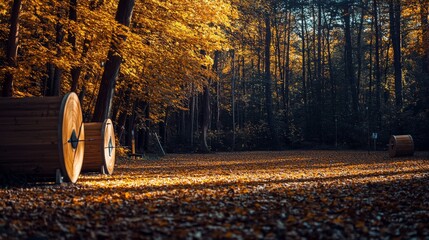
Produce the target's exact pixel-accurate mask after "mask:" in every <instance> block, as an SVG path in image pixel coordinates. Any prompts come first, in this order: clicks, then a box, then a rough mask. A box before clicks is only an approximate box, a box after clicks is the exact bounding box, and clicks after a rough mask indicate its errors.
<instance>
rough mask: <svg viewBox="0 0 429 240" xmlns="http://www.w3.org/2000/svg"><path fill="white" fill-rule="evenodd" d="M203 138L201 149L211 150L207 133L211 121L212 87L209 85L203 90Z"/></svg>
mask: <svg viewBox="0 0 429 240" xmlns="http://www.w3.org/2000/svg"><path fill="white" fill-rule="evenodd" d="M202 114H203V117H202V121H201V123H202V124H201V125H202V129H201V130H202V138H201V151H202V152H203V153H208V152H210V148H209V146H208V145H207V133H208V130H209V123H210V89H209V87H208V86H204V90H203V102H202Z"/></svg>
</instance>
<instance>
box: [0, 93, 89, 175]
mask: <svg viewBox="0 0 429 240" xmlns="http://www.w3.org/2000/svg"><path fill="white" fill-rule="evenodd" d="M84 136H85V134H84V125H83V122H82V110H81V106H80V102H79V98H78V96H77V95H76V94H75V93H68V94H66V95H65V96H64V97H30V98H0V172H2V173H6V174H13V175H31V176H34V177H36V178H37V177H41V178H44V179H56V181H57V182H61V181H62V180H64V181H68V182H73V183H74V182H76V181H77V179H78V177H79V174H80V171H81V168H82V160H83V153H84V142H83V141H82V140H84Z"/></svg>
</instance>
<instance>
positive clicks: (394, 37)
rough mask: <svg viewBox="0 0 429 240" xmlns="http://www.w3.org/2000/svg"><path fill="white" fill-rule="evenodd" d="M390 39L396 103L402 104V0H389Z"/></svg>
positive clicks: (397, 105)
mask: <svg viewBox="0 0 429 240" xmlns="http://www.w3.org/2000/svg"><path fill="white" fill-rule="evenodd" d="M389 19H390V39H391V41H392V47H393V66H394V70H395V103H396V107H398V108H400V107H401V106H402V66H401V65H402V64H401V2H400V0H390V1H389Z"/></svg>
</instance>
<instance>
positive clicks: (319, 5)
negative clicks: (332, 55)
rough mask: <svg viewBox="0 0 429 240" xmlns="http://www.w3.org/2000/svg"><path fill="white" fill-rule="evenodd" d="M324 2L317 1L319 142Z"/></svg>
mask: <svg viewBox="0 0 429 240" xmlns="http://www.w3.org/2000/svg"><path fill="white" fill-rule="evenodd" d="M322 61H323V59H322V3H321V0H318V1H317V85H316V86H317V88H316V90H317V104H316V106H317V109H316V113H317V124H316V125H317V131H318V135H319V136H318V137H319V142H320V143H322V142H323V124H322V123H323V117H322V113H323V108H324V106H323V99H322V98H323V96H322V81H323V76H322Z"/></svg>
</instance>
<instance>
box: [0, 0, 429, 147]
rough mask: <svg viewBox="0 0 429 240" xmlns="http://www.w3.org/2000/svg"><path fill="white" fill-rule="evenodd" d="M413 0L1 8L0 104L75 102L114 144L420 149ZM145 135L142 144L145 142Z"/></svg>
mask: <svg viewBox="0 0 429 240" xmlns="http://www.w3.org/2000/svg"><path fill="white" fill-rule="evenodd" d="M428 15H429V1H427V0H409V1H400V0H361V1H357V0H355V1H321V0H313V1H312V0H308V1H304V0H301V1H300V0H294V1H289V0H282V1H276V0H271V1H270V0H266V1H263V0H168V1H167V0H143V1H134V0H89V1H79V0H69V1H52V0H36V1H25V0H13V1H12V0H5V1H1V2H0V49H2V51H0V66H1V68H0V81H1V92H2V96H4V97H7V96H16V97H24V96H27V97H28V96H34V97H40V96H55V95H62V94H64V93H66V92H69V91H75V92H77V93H78V94H79V96H80V99H81V102H82V107H83V110H84V118H85V120H86V121H101V120H102V119H104V118H106V117H110V118H111V119H112V120H113V122H114V123H115V126H116V134H117V136H118V138H119V141H120V143H121V145H123V146H130V145H131V141H132V139H133V138H134V139H135V142H136V143H137V148H138V152H147V151H151V150H153V149H154V146H153V143H154V140H153V139H154V137H156V136H155V133H156V134H157V135H158V136H159V137H160V139H161V142H162V144H163V145H164V147H165V148H166V149H167V151H170V152H172V151H202V152H207V151H225V150H266V149H288V148H310V147H316V146H317V147H319V148H360V149H367V148H368V147H369V145H370V143H371V142H372V139H371V136H372V133H378V140H377V142H378V149H383V148H385V147H386V144H387V140H388V138H389V137H390V135H392V134H411V135H412V136H413V138H414V142H415V145H416V147H417V149H427V148H428V146H429V136H428V135H429V43H428V39H429V19H428V18H429V16H428ZM151 139H152V140H151Z"/></svg>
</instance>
